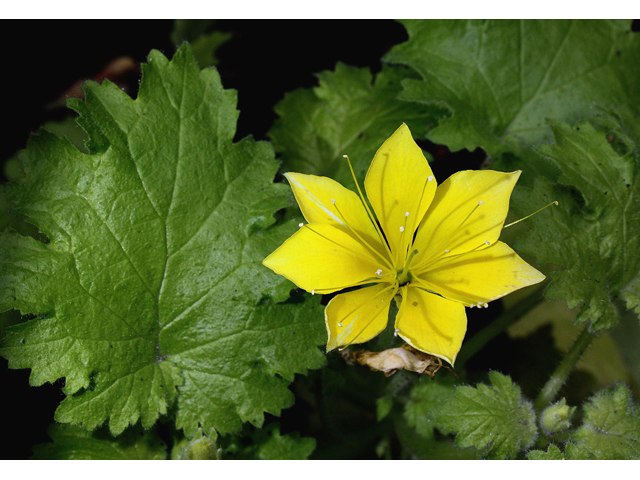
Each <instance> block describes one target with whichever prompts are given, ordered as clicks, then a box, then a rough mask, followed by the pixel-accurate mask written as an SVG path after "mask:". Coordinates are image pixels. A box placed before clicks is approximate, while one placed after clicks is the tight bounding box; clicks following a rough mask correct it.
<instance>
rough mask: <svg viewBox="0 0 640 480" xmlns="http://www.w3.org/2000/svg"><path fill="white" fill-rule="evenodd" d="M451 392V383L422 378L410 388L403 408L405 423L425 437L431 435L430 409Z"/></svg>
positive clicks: (432, 426) (430, 436) (428, 437)
mask: <svg viewBox="0 0 640 480" xmlns="http://www.w3.org/2000/svg"><path fill="white" fill-rule="evenodd" d="M452 393H453V385H449V384H445V383H442V382H441V381H440V380H438V381H437V382H432V381H430V380H427V379H426V378H425V379H422V380H421V381H420V382H418V383H416V384H415V386H414V387H413V388H412V389H411V396H410V398H409V401H408V402H407V403H406V405H405V408H404V418H405V420H406V421H407V424H408V425H409V426H411V427H413V428H415V429H416V433H418V435H421V436H422V437H424V438H426V439H430V438H432V437H433V428H434V427H435V425H434V423H433V421H432V420H431V419H430V418H429V417H430V414H431V411H432V410H433V409H434V407H435V406H436V405H438V404H439V403H440V402H441V401H442V399H443V398H445V397H448V396H450V395H451V394H452Z"/></svg>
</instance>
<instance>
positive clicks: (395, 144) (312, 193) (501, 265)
mask: <svg viewBox="0 0 640 480" xmlns="http://www.w3.org/2000/svg"><path fill="white" fill-rule="evenodd" d="M285 176H286V178H287V180H288V181H289V183H290V185H291V188H292V189H293V193H294V195H295V198H296V200H297V202H298V205H299V206H300V210H301V211H302V214H303V215H304V217H305V219H306V220H307V222H309V223H308V224H306V225H304V224H300V225H301V228H300V230H298V231H297V232H296V233H295V234H294V235H293V236H292V237H291V238H289V239H288V240H286V241H285V242H284V243H283V244H282V245H281V246H280V247H279V248H278V249H276V251H274V252H273V253H272V254H271V255H269V256H268V257H267V258H265V260H264V262H263V263H264V265H266V266H267V267H269V268H270V269H272V270H273V271H274V272H276V273H278V274H280V275H283V276H284V277H286V278H288V279H289V280H291V281H292V282H293V283H295V284H296V285H297V286H298V287H300V288H302V289H304V290H306V291H308V292H311V293H312V294H316V293H318V294H320V293H322V294H326V293H332V292H336V291H338V290H342V289H344V288H348V287H355V286H361V285H366V286H365V287H363V288H360V289H357V290H353V291H350V292H347V293H341V294H339V295H336V296H335V297H334V298H333V299H332V300H331V301H330V302H329V304H328V305H327V307H326V309H325V323H326V327H327V334H328V337H329V339H328V342H327V351H331V350H333V349H334V348H337V347H344V346H347V345H351V344H354V343H363V342H366V341H368V340H371V339H372V338H373V337H375V336H376V335H378V334H379V333H380V332H382V330H384V328H385V327H386V325H387V317H388V313H389V306H390V303H391V301H392V299H393V298H394V297H395V296H396V295H399V298H400V301H399V310H398V314H397V316H396V321H395V331H396V334H397V335H399V336H400V337H402V339H404V340H405V341H406V342H407V343H408V344H409V345H411V346H413V347H414V348H416V349H418V350H420V351H422V352H425V353H429V354H431V355H435V356H437V357H439V358H442V359H444V360H446V361H448V362H449V363H450V364H451V365H453V363H454V361H455V359H456V356H457V354H458V351H459V350H460V346H461V345H462V339H463V338H464V335H465V332H466V329H467V317H466V313H465V309H464V308H465V307H474V306H478V307H480V306H486V305H487V302H490V301H492V300H496V299H498V298H500V297H502V296H504V295H507V294H508V293H511V292H513V291H514V290H517V289H519V288H522V287H526V286H528V285H533V284H535V283H538V282H541V281H542V280H544V278H545V277H544V275H543V274H542V273H540V272H539V271H537V270H536V269H535V268H533V267H532V266H531V265H529V264H527V263H526V262H525V261H523V260H522V259H521V258H520V257H519V256H518V255H517V254H516V253H515V252H514V251H513V250H512V249H511V248H510V247H508V246H507V245H506V244H504V243H502V242H500V241H498V238H499V237H500V231H501V230H502V226H503V224H504V220H505V217H506V216H507V212H508V210H509V197H510V196H511V191H512V190H513V187H514V185H515V183H516V181H517V180H518V177H519V176H520V172H519V171H517V172H513V173H502V172H494V171H488V170H485V171H471V170H466V171H462V172H458V173H455V174H454V175H452V176H451V177H449V178H448V179H447V180H446V181H445V182H443V183H442V184H441V185H440V186H437V183H436V180H435V178H434V176H433V173H432V171H431V167H429V163H428V162H427V161H426V159H425V158H424V155H423V154H422V150H420V147H418V146H417V145H416V143H415V142H414V141H413V138H412V137H411V132H410V131H409V128H408V127H407V126H406V125H405V124H402V126H401V127H400V128H398V130H396V132H395V133H394V134H393V135H392V136H391V137H390V138H389V139H388V140H387V141H386V142H384V144H383V145H382V146H381V147H380V149H379V150H378V151H377V153H376V155H375V157H374V159H373V161H372V162H371V166H370V167H369V171H368V172H367V176H366V179H365V182H364V185H365V190H366V192H367V197H368V198H369V202H370V204H371V207H372V208H373V211H374V212H375V216H376V217H377V222H376V221H375V219H374V217H373V215H372V213H371V211H370V210H369V208H368V206H367V205H366V203H364V202H363V200H362V199H361V197H362V193H361V192H360V197H359V196H358V195H357V194H356V193H354V192H352V191H351V190H348V189H346V188H344V187H343V186H342V185H340V184H339V183H337V182H335V181H334V180H331V179H329V178H326V177H318V176H314V175H303V174H300V173H287V174H285ZM358 190H359V187H358Z"/></svg>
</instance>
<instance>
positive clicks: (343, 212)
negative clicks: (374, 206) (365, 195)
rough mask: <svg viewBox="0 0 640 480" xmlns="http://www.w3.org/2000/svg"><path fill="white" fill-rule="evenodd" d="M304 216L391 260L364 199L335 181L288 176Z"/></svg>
mask: <svg viewBox="0 0 640 480" xmlns="http://www.w3.org/2000/svg"><path fill="white" fill-rule="evenodd" d="M285 177H286V178H287V180H288V181H289V184H290V185H291V189H292V190H293V194H294V195H295V197H296V201H297V202H298V206H299V207H300V210H301V211H302V215H304V218H305V219H306V220H307V221H308V222H309V223H313V224H316V223H320V224H329V225H334V226H338V225H339V226H341V227H343V228H344V229H345V230H347V231H350V232H352V233H353V235H352V236H353V237H354V238H358V236H359V237H360V238H362V239H364V241H365V242H366V243H367V244H368V245H370V246H371V247H372V248H374V249H375V250H376V251H378V252H379V253H380V254H381V255H384V256H385V257H386V256H387V255H386V253H385V249H384V246H383V245H382V243H381V241H382V240H381V239H380V237H379V235H378V233H377V232H376V229H375V227H374V226H373V223H371V220H370V219H369V216H368V215H367V212H366V210H365V208H364V205H363V204H362V200H361V199H360V197H359V196H358V195H357V194H356V193H355V192H352V191H351V190H349V189H347V188H345V187H343V186H342V185H340V184H339V183H338V182H336V181H335V180H332V179H330V178H327V177H318V176H316V175H304V174H302V173H285Z"/></svg>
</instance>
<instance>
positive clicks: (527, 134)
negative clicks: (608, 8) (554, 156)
mask: <svg viewBox="0 0 640 480" xmlns="http://www.w3.org/2000/svg"><path fill="white" fill-rule="evenodd" d="M403 24H404V25H405V27H406V29H407V32H408V33H409V40H408V41H407V42H405V43H402V44H400V45H397V46H396V47H394V48H393V49H392V50H391V51H390V52H389V53H388V54H387V55H386V56H385V60H386V61H389V62H393V63H401V64H404V65H407V66H409V67H411V68H413V69H414V70H416V71H417V72H418V73H419V74H420V75H421V76H422V80H413V79H408V80H405V81H404V82H403V86H404V87H405V90H404V92H403V93H402V94H401V96H400V98H402V99H404V100H410V101H415V102H420V103H423V104H426V105H440V106H443V105H446V106H448V107H449V109H450V110H451V113H452V115H451V116H450V118H447V119H445V120H442V121H441V122H440V123H439V124H438V126H437V127H436V128H434V129H433V130H431V132H429V135H428V137H429V139H430V140H432V141H434V142H436V143H439V144H443V145H447V146H448V147H449V148H451V149H452V150H460V149H462V148H466V149H468V150H474V149H475V148H476V147H481V148H483V149H484V150H485V151H487V152H488V153H489V154H490V155H494V156H495V155H498V154H499V153H502V152H505V151H511V152H513V153H519V152H520V147H521V146H524V147H527V146H531V145H536V144H539V143H541V142H543V141H546V140H548V139H550V130H549V128H548V126H547V125H546V123H545V120H546V119H547V118H552V119H555V120H559V121H565V122H573V121H575V120H576V119H580V118H585V117H586V116H587V115H589V114H590V112H591V108H592V104H593V103H594V102H596V103H599V104H602V105H626V104H630V103H637V101H638V94H639V93H640V92H639V91H638V88H637V84H638V78H639V77H640V63H638V62H637V58H638V55H639V54H640V40H639V39H638V35H637V34H634V33H632V32H631V31H630V22H629V21H623V20H611V21H601V20H551V21H550V20H448V21H441V20H407V21H404V22H403Z"/></svg>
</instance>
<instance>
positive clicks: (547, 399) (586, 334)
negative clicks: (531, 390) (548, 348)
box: [533, 327, 596, 412]
mask: <svg viewBox="0 0 640 480" xmlns="http://www.w3.org/2000/svg"><path fill="white" fill-rule="evenodd" d="M595 336H596V335H595V334H594V333H591V332H590V331H589V327H586V328H585V329H584V330H583V331H582V333H581V334H580V336H579V337H578V338H577V339H576V341H575V342H574V343H573V345H572V346H571V348H570V349H569V351H568V352H567V354H566V355H565V357H564V358H563V359H562V362H560V365H558V368H556V371H555V372H553V374H552V375H551V377H550V378H549V380H547V383H546V384H545V385H544V387H542V390H541V391H540V394H539V395H538V398H536V401H535V402H534V404H533V406H534V408H535V409H536V411H538V412H540V411H542V410H543V409H544V408H546V406H547V405H549V404H550V403H551V402H552V401H553V399H554V398H555V396H556V395H557V394H558V391H559V390H560V388H561V387H562V385H563V384H564V382H565V381H566V380H567V377H568V376H569V374H570V373H571V371H572V370H573V367H574V366H575V365H576V363H577V362H578V360H580V357H581V356H582V354H583V353H584V351H585V350H586V349H587V347H588V346H589V344H590V343H591V340H593V339H594V338H595Z"/></svg>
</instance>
